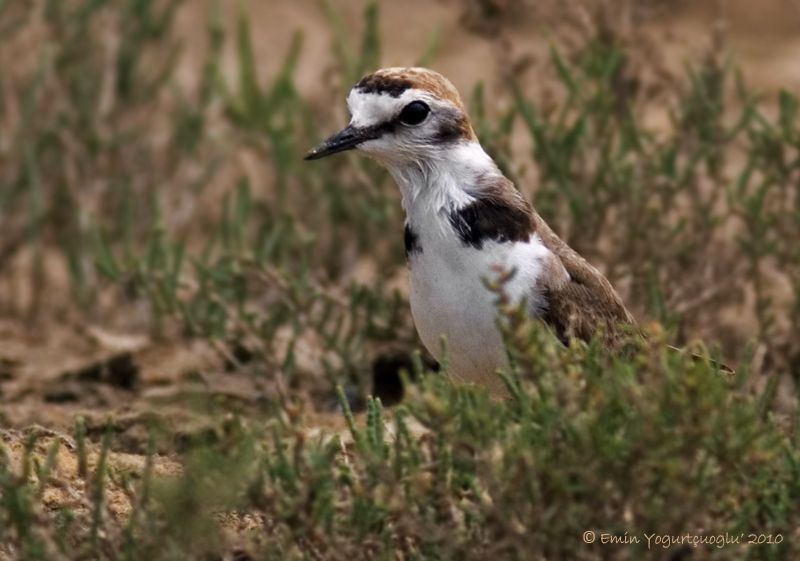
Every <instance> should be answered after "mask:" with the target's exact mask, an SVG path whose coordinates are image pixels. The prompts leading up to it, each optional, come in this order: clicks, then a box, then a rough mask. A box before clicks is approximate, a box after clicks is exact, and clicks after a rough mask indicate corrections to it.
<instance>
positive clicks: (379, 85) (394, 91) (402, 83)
mask: <svg viewBox="0 0 800 561" xmlns="http://www.w3.org/2000/svg"><path fill="white" fill-rule="evenodd" d="M412 86H413V84H412V83H411V80H406V79H405V78H398V77H396V76H386V75H383V74H370V75H369V76H365V77H364V78H362V79H361V81H359V82H358V84H356V86H355V88H356V89H357V90H358V91H360V92H363V93H376V94H389V95H390V96H392V97H400V96H401V95H402V94H403V92H404V91H406V90H407V89H409V88H411V87H412Z"/></svg>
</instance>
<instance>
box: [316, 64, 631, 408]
mask: <svg viewBox="0 0 800 561" xmlns="http://www.w3.org/2000/svg"><path fill="white" fill-rule="evenodd" d="M347 106H348V109H349V112H350V117H351V118H350V122H349V124H348V125H347V126H346V127H345V128H344V129H342V130H341V131H339V132H338V133H336V134H334V135H332V136H330V137H329V138H327V139H326V140H324V141H323V142H321V143H320V144H319V145H318V146H316V147H315V148H313V149H312V150H311V151H310V152H308V154H307V155H306V157H305V159H306V160H317V159H320V158H324V157H327V156H331V155H333V154H337V153H340V152H344V151H347V150H357V151H359V152H361V153H363V154H365V155H367V156H369V157H371V158H373V159H374V160H376V161H377V162H379V163H380V164H381V165H383V166H384V167H385V168H386V169H387V170H388V172H389V174H390V175H391V176H392V177H393V179H394V181H395V182H396V183H397V186H398V187H399V189H400V193H401V197H402V207H403V209H404V210H405V215H406V220H405V225H404V236H403V237H404V244H405V251H406V258H407V264H408V271H409V302H410V306H411V314H412V317H413V320H414V325H415V327H416V330H417V333H418V334H419V337H420V339H421V341H422V343H423V344H424V346H425V347H426V348H427V349H428V351H429V352H430V353H431V354H432V355H433V357H434V358H436V359H437V360H441V359H442V356H443V354H444V353H446V355H447V366H448V374H449V375H450V377H451V379H453V380H454V381H455V382H460V383H471V384H477V385H480V386H484V387H486V388H487V389H488V391H489V392H490V393H491V394H492V395H498V396H502V395H504V394H505V392H506V388H505V383H504V382H503V380H502V378H500V377H499V376H498V375H497V372H498V370H499V369H504V368H506V367H507V366H508V355H507V352H506V349H505V345H504V343H503V339H502V335H501V331H500V328H499V325H498V312H497V305H496V300H497V295H496V294H495V293H492V292H491V291H490V290H489V289H488V288H487V284H486V281H487V279H490V278H492V275H493V274H495V275H496V274H497V271H512V272H513V274H512V275H510V278H509V279H508V280H507V281H506V282H505V284H504V286H503V290H504V293H505V295H506V297H507V298H508V299H509V300H510V301H511V302H512V303H515V304H520V303H521V305H523V306H525V307H526V308H527V311H528V313H529V315H530V316H531V317H532V318H536V319H538V320H540V321H541V322H543V323H544V324H545V325H547V326H548V328H549V329H551V330H552V332H553V333H554V334H555V336H556V337H557V338H558V339H560V340H561V342H563V343H564V344H565V345H569V344H570V342H571V341H573V340H575V339H581V340H585V341H588V340H590V339H592V338H593V337H596V336H598V337H600V338H601V340H602V341H603V343H604V344H605V345H607V346H608V347H609V348H613V347H615V346H617V345H618V343H619V341H620V340H621V339H622V338H623V337H624V336H625V333H629V332H630V330H631V328H632V327H634V328H635V326H636V321H635V319H634V317H633V316H632V314H631V313H630V312H629V311H628V309H627V308H626V307H625V304H624V303H623V301H622V299H621V298H620V296H619V294H618V293H617V292H616V290H615V289H614V287H613V286H612V285H611V283H610V282H609V281H608V279H606V277H604V276H603V274H602V273H601V272H600V271H599V270H598V269H597V268H595V267H594V266H593V265H591V264H590V263H589V262H587V261H586V259H584V258H583V257H582V256H581V255H579V254H578V253H577V252H576V251H574V250H573V249H572V248H571V247H570V246H569V245H568V244H567V243H566V242H564V241H563V240H562V239H561V238H560V237H559V236H558V235H556V234H555V233H554V232H553V230H552V229H551V228H550V227H549V226H548V224H547V223H546V222H545V221H544V220H543V219H542V217H541V216H539V214H538V213H537V212H536V211H535V210H534V208H533V206H532V205H531V204H530V203H529V202H528V201H527V200H526V199H525V197H524V196H523V195H522V194H521V193H520V191H519V190H517V188H516V187H515V185H514V184H513V183H512V181H510V180H509V179H508V178H507V177H506V176H505V175H504V174H503V173H502V171H501V170H500V168H499V167H498V166H497V164H496V163H495V162H494V161H493V159H492V158H491V157H490V156H489V154H488V153H487V152H486V150H484V148H483V147H482V146H481V144H480V142H479V140H478V137H477V135H476V133H475V129H474V127H473V126H472V123H471V121H470V118H469V115H468V113H467V110H466V107H465V105H464V102H463V101H462V99H461V96H460V95H459V93H458V90H457V89H456V87H455V86H454V85H453V84H452V82H450V80H448V79H447V78H445V77H444V76H443V75H441V74H439V73H438V72H435V71H433V70H430V69H427V68H419V67H392V68H383V69H380V70H377V71H375V72H372V73H370V74H368V75H366V76H365V77H363V78H362V79H361V80H360V81H358V82H357V83H356V84H355V86H353V87H352V89H351V90H350V92H349V94H348V96H347ZM443 338H444V341H445V342H446V344H445V345H442V340H443Z"/></svg>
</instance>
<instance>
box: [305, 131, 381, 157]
mask: <svg viewBox="0 0 800 561" xmlns="http://www.w3.org/2000/svg"><path fill="white" fill-rule="evenodd" d="M376 138H378V135H377V134H376V130H375V128H373V127H365V128H357V127H354V126H352V125H348V126H347V127H345V128H344V129H342V130H340V131H339V132H337V133H336V134H334V135H333V136H332V137H330V138H328V139H327V140H325V141H323V142H322V143H321V144H320V145H319V146H317V147H316V148H314V149H313V150H311V152H309V153H308V154H306V157H305V159H306V160H319V159H320V158H324V157H325V156H330V155H331V154H336V153H338V152H344V151H345V150H352V149H353V148H355V147H356V146H358V145H359V144H361V143H362V142H366V141H367V140H374V139H376Z"/></svg>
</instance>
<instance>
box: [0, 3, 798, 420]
mask: <svg viewBox="0 0 800 561" xmlns="http://www.w3.org/2000/svg"><path fill="white" fill-rule="evenodd" d="M798 32H800V7H799V6H798V4H797V3H796V2H794V1H792V0H769V1H767V2H761V3H759V4H758V5H757V6H756V5H754V4H753V3H751V2H746V1H744V0H742V1H734V0H729V1H722V0H720V1H717V2H703V3H697V2H682V1H679V0H674V1H667V0H662V1H658V0H640V1H627V2H621V3H618V2H603V1H596V2H588V1H587V2H578V3H570V4H569V5H563V3H561V2H547V1H544V2H526V1H524V0H481V1H478V0H462V1H456V0H450V1H444V0H443V1H422V0H413V1H410V2H404V3H394V2H385V3H379V2H357V1H337V2H334V1H288V0H287V1H281V0H270V1H269V2H211V3H208V2H202V1H199V0H198V1H194V0H191V1H154V0H130V1H126V2H111V1H102V0H97V1H88V0H86V1H77V0H75V1H70V2H54V1H50V2H48V1H44V0H42V1H41V2H19V1H13V0H6V1H5V2H2V3H0V41H2V48H0V59H2V60H0V64H2V68H3V73H2V77H0V119H1V121H0V123H1V125H2V126H0V163H1V164H2V165H0V185H1V188H0V229H1V230H2V236H0V314H2V318H3V323H2V330H3V333H4V335H3V337H2V339H3V342H2V343H1V344H2V346H1V347H0V357H2V358H3V360H4V362H3V364H5V365H6V366H5V367H4V368H5V370H6V371H7V372H6V373H5V375H4V376H2V379H3V380H4V381H3V384H4V385H6V386H8V388H7V389H6V390H5V391H4V392H3V395H4V396H6V399H8V400H9V401H10V402H11V403H9V404H8V405H7V407H5V408H4V415H5V417H6V422H9V423H11V424H19V423H25V422H28V421H31V420H33V419H34V418H37V419H39V418H40V417H39V416H41V415H49V414H50V412H51V411H53V412H56V413H54V416H55V417H57V419H56V420H58V421H59V422H64V421H68V420H69V418H70V415H72V414H73V413H74V410H75V408H76V407H77V408H80V407H83V406H84V401H85V400H86V399H88V397H87V395H91V394H94V393H96V388H95V389H90V391H87V390H86V388H82V387H79V385H80V382H76V381H75V376H74V374H75V372H74V370H77V371H81V370H82V369H86V368H89V369H91V367H92V366H97V365H102V364H106V363H107V362H108V361H109V360H111V359H114V358H118V357H119V356H125V357H129V360H128V362H130V364H129V367H130V369H131V373H130V377H131V379H130V380H128V381H127V382H126V383H129V384H131V387H127V388H123V394H121V395H122V396H123V397H124V398H125V402H127V401H128V399H127V398H128V397H129V394H128V393H125V392H129V391H130V390H131V388H132V387H134V386H135V387H137V388H139V389H141V388H142V387H146V386H147V385H148V384H149V383H150V382H147V381H146V380H147V376H146V375H143V374H142V372H146V371H147V368H145V367H143V366H141V365H140V364H139V354H141V353H145V354H146V352H152V353H156V354H158V353H166V354H167V355H169V356H172V357H174V356H178V357H184V355H185V354H187V352H185V349H187V348H190V347H191V345H200V346H201V347H203V348H204V349H206V351H207V355H208V356H213V357H216V358H217V359H219V357H220V356H222V359H221V360H222V361H223V362H224V363H231V362H232V361H233V362H237V360H236V357H239V355H241V357H244V359H246V360H245V362H248V364H250V367H252V368H256V369H259V370H260V372H261V374H263V375H262V376H257V377H255V379H256V380H258V383H259V384H261V385H262V386H263V385H267V386H273V385H274V384H275V383H277V384H278V385H279V386H282V387H283V386H285V387H284V389H283V390H280V391H286V389H287V388H288V387H294V388H295V390H297V388H303V390H304V391H306V390H307V391H309V392H311V393H312V394H315V395H317V394H320V395H330V393H331V388H332V387H333V384H334V383H337V382H343V383H345V384H346V385H348V387H352V388H353V391H354V392H355V394H358V395H363V394H364V393H366V392H368V391H371V389H372V385H373V384H374V380H373V378H374V377H376V376H378V377H381V376H383V375H384V374H383V370H385V369H386V368H388V370H389V371H391V370H393V369H396V368H395V367H396V365H400V364H406V363H407V357H408V354H409V353H410V352H411V351H412V350H414V349H417V348H418V347H419V345H418V342H417V339H416V336H415V334H414V331H413V328H412V326H411V323H410V320H409V312H408V307H407V303H406V278H405V265H404V260H403V250H402V242H401V229H402V227H401V223H402V216H401V212H400V207H399V199H398V195H397V193H396V191H395V188H394V186H393V185H392V184H391V181H389V180H388V179H387V177H386V174H385V173H384V172H383V171H382V170H380V169H378V168H377V167H376V166H374V165H372V164H371V163H370V162H368V161H366V160H365V159H363V158H358V157H355V156H352V155H349V156H347V157H341V158H337V159H333V160H331V161H327V162H322V163H315V164H307V163H305V162H303V161H302V160H301V156H302V154H303V153H304V151H305V150H306V149H307V148H308V147H310V146H312V145H314V144H315V142H317V141H318V140H319V139H320V138H322V137H323V136H325V135H326V134H328V133H330V132H331V131H333V130H336V129H337V127H339V126H341V125H342V124H343V123H345V122H346V120H347V114H346V108H345V105H344V98H345V95H346V92H347V90H348V89H349V87H350V86H351V85H352V84H353V83H354V82H355V81H356V80H357V79H358V78H359V77H360V76H362V75H363V74H365V73H366V72H368V71H370V70H372V69H374V68H376V67H380V66H387V65H414V64H425V65H428V66H431V67H433V68H435V69H436V70H438V71H440V72H442V73H444V74H445V75H447V76H448V77H450V78H451V79H452V81H453V82H454V83H455V84H456V86H457V87H458V88H459V89H460V90H461V92H462V94H463V97H464V98H465V99H466V100H468V105H469V107H470V110H471V113H472V117H473V120H474V121H475V125H476V128H477V130H478V131H479V134H480V137H481V140H482V142H483V143H484V145H485V146H486V147H487V149H488V150H489V151H490V152H491V153H492V154H493V155H494V157H495V158H496V159H497V161H498V162H499V163H500V164H501V166H502V167H503V169H504V171H505V172H506V173H507V175H509V177H511V178H512V179H514V180H515V181H516V184H517V186H518V187H519V189H520V190H522V191H523V192H524V193H525V195H526V196H527V197H529V198H530V199H531V200H532V201H533V202H534V204H535V206H536V207H537V209H538V210H539V212H540V213H541V214H543V215H544V216H545V218H546V219H547V220H548V221H549V222H550V223H551V224H552V225H553V226H554V228H555V230H556V231H557V232H558V233H559V234H560V235H562V236H563V237H564V238H565V239H567V240H568V241H569V243H571V244H572V245H573V246H574V247H575V248H576V249H577V250H578V251H580V252H582V253H583V254H585V255H586V256H587V257H588V258H589V259H590V260H591V261H592V262H593V263H594V264H596V265H597V266H598V267H599V268H600V269H601V270H603V271H604V272H605V273H606V274H607V275H609V276H610V278H611V279H612V281H613V282H614V283H615V285H616V286H617V287H618V288H619V290H620V291H621V293H622V294H623V296H624V298H625V300H626V301H627V302H628V303H629V304H630V306H631V307H632V308H633V309H634V310H635V313H636V316H637V317H638V318H639V319H640V321H642V322H643V323H648V322H651V321H653V322H660V324H661V325H662V326H663V327H664V328H665V329H666V330H668V332H669V333H671V337H672V338H673V339H674V340H675V342H676V343H677V344H686V343H687V342H689V341H692V340H702V341H704V342H705V343H706V344H707V345H709V346H710V347H712V348H714V349H717V350H718V351H720V352H721V354H722V356H723V357H724V358H725V359H726V360H728V361H733V362H737V361H744V362H745V363H748V364H752V365H753V367H754V368H756V369H757V370H759V371H760V370H762V369H763V370H764V371H769V372H775V373H781V375H782V376H784V378H785V380H786V381H785V383H786V384H790V382H791V380H792V379H793V375H790V373H794V372H796V371H797V369H798V348H799V347H798V337H797V321H798V307H800V269H798V267H800V253H798V251H800V250H798V247H797V244H795V243H794V241H795V240H796V239H797V234H798V232H799V231H800V230H799V228H800V219H798V210H797V209H798V208H800V207H798V205H800V201H798V196H797V183H796V181H797V179H798V170H797V146H798V145H797V142H798V139H797V128H796V106H797V103H796V101H797V100H796V97H795V95H796V92H797V89H798V87H800V66H799V65H797V64H796V57H797V55H798V52H800V51H799V50H798V49H800V34H799V33H798ZM207 347H208V348H207ZM120 353H122V355H120ZM188 355H189V356H191V357H192V358H191V359H185V358H177V359H175V360H177V361H178V362H177V363H176V364H175V365H173V366H169V367H166V366H161V367H159V369H158V370H159V372H157V373H152V376H153V377H154V378H155V379H157V380H159V379H161V378H162V377H163V378H165V379H167V380H171V379H175V378H176V377H177V378H180V373H181V372H183V371H186V370H190V371H191V370H193V369H196V368H206V367H208V365H207V364H206V363H204V362H203V361H204V360H206V358H207V357H206V355H204V354H203V353H198V352H191V353H188ZM159 356H160V355H159ZM198 357H206V358H198ZM241 357H240V358H241ZM126 360H127V359H126ZM160 360H163V358H160V359H159V361H160ZM183 360H189V362H190V363H191V364H189V365H184V364H182V363H181V361H183ZM123 362H125V361H123ZM145 362H147V361H146V360H144V359H143V360H142V363H145ZM156 362H158V361H156ZM125 363H126V364H127V362H125ZM237 363H238V362H237ZM214 364H216V363H214ZM384 367H385V368H384ZM216 368H217V367H216V366H211V367H210V369H211V370H212V371H214V370H215V369H216ZM376 371H380V372H379V373H377V374H376ZM386 376H388V377H389V378H387V379H392V380H393V376H394V375H393V374H391V373H390V374H386ZM64 377H66V378H67V379H69V380H71V382H70V383H71V384H78V386H75V387H74V388H73V389H72V390H65V389H63V388H61V387H59V389H58V390H48V389H43V388H42V387H41V385H42V384H44V386H48V385H49V384H51V383H52V382H53V380H60V379H62V378H64ZM122 377H123V378H125V379H126V380H127V377H126V376H122ZM395 382H396V380H394V381H393V382H391V383H390V385H391V384H395V385H396V383H395ZM31 385H33V386H31ZM68 385H69V384H68ZM106 385H110V386H111V389H109V388H108V387H105V388H104V391H106V390H108V391H110V392H111V394H113V393H114V392H115V391H117V389H118V388H117V387H116V386H114V384H106ZM251 390H252V391H255V393H257V394H264V396H267V395H268V394H270V392H274V391H279V390H278V389H276V388H274V387H270V388H267V387H260V388H259V389H258V390H253V389H252V388H248V389H247V390H246V391H247V392H248V395H251V393H250V392H251ZM48 391H55V393H56V395H50V396H48V395H45V397H44V398H45V401H46V402H47V403H50V404H52V408H46V409H44V410H43V409H39V408H38V404H40V402H41V399H42V396H41V393H42V392H45V394H47V392H48ZM264 392H266V393H264ZM62 394H64V395H62ZM111 394H109V395H103V396H95V397H96V399H98V400H99V403H103V404H104V405H107V406H111V407H116V406H117V399H119V396H116V397H114V396H113V395H111ZM21 395H25V396H28V398H26V399H25V400H23V399H19V396H21ZM137 395H140V394H137ZM273 397H274V396H273ZM317 397H319V395H317ZM314 399H317V398H314ZM28 401H29V402H28ZM31 407H34V411H36V413H35V415H34V413H33V412H32V410H31V409H30V408H31ZM62 410H63V412H64V414H65V415H66V417H65V418H61V417H60V414H61V412H62Z"/></svg>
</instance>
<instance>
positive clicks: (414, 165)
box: [382, 141, 501, 219]
mask: <svg viewBox="0 0 800 561" xmlns="http://www.w3.org/2000/svg"><path fill="white" fill-rule="evenodd" d="M382 163H383V164H384V165H385V166H386V168H387V169H388V170H389V173H391V174H392V177H393V178H394V180H395V181H396V182H397V185H398V187H399V188H400V192H401V194H402V197H403V208H404V209H405V211H406V214H407V216H408V217H409V219H412V218H413V217H414V216H415V215H419V214H428V213H433V214H439V213H440V212H442V211H451V210H453V209H457V208H461V207H463V206H464V205H467V204H469V203H470V202H472V201H473V200H475V197H476V195H477V194H478V191H479V190H480V181H481V180H482V179H486V178H487V176H488V177H491V176H493V175H501V173H500V170H499V169H498V168H497V165H496V164H495V163H494V161H493V160H492V158H491V157H490V156H489V155H488V154H487V153H486V152H485V151H484V149H483V147H482V146H481V145H480V143H478V142H475V141H473V142H459V143H457V144H454V145H451V146H448V147H446V148H440V149H438V150H437V151H435V152H433V153H432V154H431V156H430V157H428V158H425V159H423V160H417V161H413V162H407V161H406V162H402V161H390V160H384V161H383V162H382Z"/></svg>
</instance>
